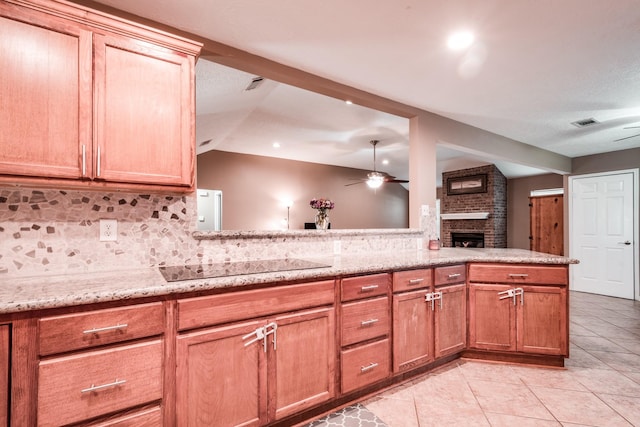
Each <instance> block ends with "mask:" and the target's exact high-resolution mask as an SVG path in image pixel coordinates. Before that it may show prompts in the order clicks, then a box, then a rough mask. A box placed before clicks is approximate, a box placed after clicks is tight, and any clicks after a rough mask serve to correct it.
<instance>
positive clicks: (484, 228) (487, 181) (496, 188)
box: [440, 165, 507, 248]
mask: <svg viewBox="0 0 640 427" xmlns="http://www.w3.org/2000/svg"><path fill="white" fill-rule="evenodd" d="M440 212H441V216H442V218H441V224H440V238H441V240H442V245H443V246H445V247H452V246H453V241H452V233H456V235H457V236H460V235H462V236H468V235H475V236H476V238H475V240H474V241H480V239H479V237H480V236H479V235H480V234H482V247H485V248H506V247H507V179H506V178H505V176H504V175H502V172H500V170H499V169H498V168H497V167H496V166H495V165H488V166H481V167H477V168H470V169H462V170H457V171H451V172H444V173H443V174H442V196H441V198H440ZM447 214H455V215H447ZM456 240H457V241H459V242H460V241H462V242H469V239H468V238H467V239H466V240H461V239H460V238H456ZM466 245H468V246H470V247H480V246H476V244H473V245H471V244H469V243H464V244H461V243H458V246H466Z"/></svg>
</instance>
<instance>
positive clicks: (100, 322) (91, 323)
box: [39, 302, 164, 355]
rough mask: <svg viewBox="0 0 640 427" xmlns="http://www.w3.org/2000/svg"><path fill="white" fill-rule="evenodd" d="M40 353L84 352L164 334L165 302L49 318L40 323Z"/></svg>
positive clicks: (41, 320)
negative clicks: (100, 346) (87, 349)
mask: <svg viewBox="0 0 640 427" xmlns="http://www.w3.org/2000/svg"><path fill="white" fill-rule="evenodd" d="M39 329H40V338H39V340H40V354H41V355H48V354H54V353H62V352H65V351H71V350H80V349H85V348H89V347H93V346H99V345H103V344H112V343H116V342H122V341H127V340H131V339H135V338H143V337H150V336H153V335H160V334H162V333H163V331H164V306H163V304H162V303H160V302H158V303H151V304H142V305H134V306H129V307H122V308H114V309H107V310H96V311H90V312H86V313H74V314H67V315H63V316H55V317H45V318H42V319H40V321H39Z"/></svg>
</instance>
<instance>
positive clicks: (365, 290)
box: [360, 285, 379, 292]
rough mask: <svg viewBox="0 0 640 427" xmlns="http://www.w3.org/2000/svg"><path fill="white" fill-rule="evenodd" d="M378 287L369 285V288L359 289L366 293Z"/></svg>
mask: <svg viewBox="0 0 640 427" xmlns="http://www.w3.org/2000/svg"><path fill="white" fill-rule="evenodd" d="M378 288H379V286H378V285H369V286H362V287H361V288H360V289H361V290H362V291H363V292H367V291H373V290H374V289H378Z"/></svg>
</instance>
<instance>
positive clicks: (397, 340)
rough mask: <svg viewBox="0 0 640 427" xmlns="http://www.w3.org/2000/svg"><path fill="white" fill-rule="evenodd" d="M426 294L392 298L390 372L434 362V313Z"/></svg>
mask: <svg viewBox="0 0 640 427" xmlns="http://www.w3.org/2000/svg"><path fill="white" fill-rule="evenodd" d="M426 294H427V291H426V290H424V289H423V290H421V291H415V292H407V293H402V294H396V295H394V296H393V371H394V372H399V371H403V370H407V369H411V368H414V367H416V366H419V365H422V364H425V363H427V362H430V361H432V360H433V311H432V309H431V302H427V301H425V295H426Z"/></svg>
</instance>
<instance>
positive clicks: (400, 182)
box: [385, 179, 409, 184]
mask: <svg viewBox="0 0 640 427" xmlns="http://www.w3.org/2000/svg"><path fill="white" fill-rule="evenodd" d="M385 182H396V183H398V184H406V183H408V182H409V181H408V180H406V179H390V180H387V181H385Z"/></svg>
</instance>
